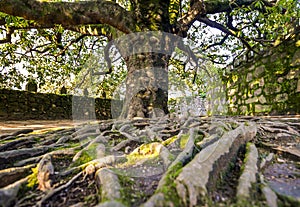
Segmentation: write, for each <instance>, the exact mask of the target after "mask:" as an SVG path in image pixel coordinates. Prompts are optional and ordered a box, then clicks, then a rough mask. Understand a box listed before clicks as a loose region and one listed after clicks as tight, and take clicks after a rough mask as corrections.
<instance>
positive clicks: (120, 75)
mask: <svg viewBox="0 0 300 207" xmlns="http://www.w3.org/2000/svg"><path fill="white" fill-rule="evenodd" d="M47 2H54V1H47ZM55 2H57V4H60V3H61V4H64V2H69V1H63V2H62V1H61V0H57V1H55ZM167 2H169V8H168V15H169V17H168V18H169V22H170V24H171V28H172V27H174V28H175V27H177V26H178V25H179V26H178V28H181V26H180V25H182V19H183V18H184V16H185V15H186V14H187V13H188V11H190V10H191V9H192V8H194V7H193V5H194V3H195V2H196V1H179V0H171V1H167ZM206 2H208V3H209V2H210V1H205V3H206ZM230 2H231V7H232V8H233V9H231V10H227V11H225V12H216V13H213V12H211V13H209V14H206V15H202V16H201V15H200V16H197V18H195V20H193V21H192V24H191V26H190V27H189V28H188V29H189V30H188V33H187V38H188V39H190V40H191V41H193V42H194V43H195V44H196V45H195V48H197V49H198V52H199V51H200V52H201V54H203V56H204V57H205V58H206V60H207V61H209V60H210V61H213V62H214V63H219V64H225V63H229V62H230V61H234V60H235V59H236V58H239V57H240V56H242V55H244V54H246V55H247V57H251V56H253V55H254V54H261V52H262V51H263V50H264V48H266V47H267V46H269V45H277V44H278V43H280V41H282V40H283V39H285V38H289V37H291V36H292V35H293V33H294V32H295V28H297V27H299V18H300V10H299V8H300V6H299V1H296V0H279V1H277V3H276V4H275V6H269V5H268V1H263V0H257V1H253V3H252V4H251V5H247V4H245V5H242V6H237V3H235V1H230ZM116 3H118V4H119V5H120V6H121V7H122V8H124V9H126V10H127V11H134V12H137V11H139V12H145V14H146V13H147V11H144V10H143V11H140V10H138V6H140V7H141V8H147V7H145V5H146V4H147V5H149V8H150V6H151V5H156V4H158V2H156V1H145V3H142V2H140V1H122V0H121V1H116ZM138 4H141V5H142V4H145V5H144V6H143V5H142V6H141V5H138ZM195 4H196V3H195ZM147 5H146V6H147ZM160 6H163V5H160ZM155 8H156V7H155ZM154 12H156V11H155V10H154V11H153V12H152V13H149V12H148V13H149V15H150V16H149V18H150V17H151V15H154V14H153V13H154ZM148 13H147V15H148ZM136 18H139V17H138V16H137V17H136ZM141 21H142V20H141ZM143 21H146V20H145V19H144V20H143ZM153 21H154V22H153V24H157V23H155V21H156V20H153ZM139 24H140V25H138V26H137V27H139V29H143V28H144V27H145V26H146V25H143V22H140V23H139ZM145 24H146V23H145ZM152 27H153V28H154V29H159V28H158V27H157V25H156V26H153V25H152V26H149V28H152ZM139 29H137V31H138V30H139ZM0 30H1V31H0V37H1V39H0V43H1V45H0V49H1V52H0V87H1V88H4V87H5V88H22V87H23V85H24V83H25V82H26V81H28V78H30V77H33V78H35V79H36V82H37V83H38V85H39V91H42V92H58V91H59V89H60V88H61V87H62V86H66V87H67V88H68V89H73V88H74V87H75V86H76V84H78V82H80V81H79V80H78V79H80V77H82V76H80V75H79V76H78V74H79V73H80V71H84V70H83V69H85V67H87V64H88V63H89V62H88V61H89V60H90V59H91V57H92V56H93V55H94V54H97V53H98V51H101V50H103V48H104V46H105V45H106V42H107V41H110V40H111V39H113V38H116V37H118V36H120V35H122V34H123V33H122V32H120V31H118V30H117V29H116V28H114V27H112V26H111V25H109V24H99V25H94V24H91V25H78V27H76V28H75V29H74V27H71V26H70V27H68V26H63V25H60V24H54V26H46V25H40V24H39V23H37V22H35V21H34V20H25V19H24V18H22V17H17V16H11V15H8V14H5V13H0ZM170 31H172V29H171V30H170ZM184 32H185V31H182V34H184ZM183 36H184V35H183ZM101 61H103V62H105V61H104V60H101ZM205 64H206V63H205ZM170 65H172V67H170V68H171V72H172V73H173V76H172V77H171V79H170V81H171V82H172V81H173V82H172V83H173V84H175V82H174V80H178V79H180V80H182V81H183V82H184V85H185V86H188V88H190V89H191V90H192V91H193V92H195V91H197V94H202V95H204V94H203V91H205V81H206V80H204V79H201V78H196V79H195V83H196V86H197V87H195V86H194V85H193V79H194V77H195V70H194V71H193V70H185V68H183V65H182V64H181V63H180V61H178V60H175V59H172V60H171V61H170ZM214 67H215V66H212V65H208V66H206V68H207V69H208V70H211V69H213V68H214ZM81 73H82V74H83V72H81ZM125 75H126V67H125V64H124V61H123V62H122V63H120V62H119V63H117V65H115V66H114V68H113V72H112V73H111V74H108V75H105V76H103V77H101V85H100V86H99V85H97V86H95V89H94V91H95V94H97V95H99V94H103V93H104V92H105V93H106V96H107V97H112V94H113V91H114V90H115V89H116V88H117V86H119V85H120V83H121V82H122V81H123V80H124V77H125ZM76 76H77V79H76V78H75V77H76ZM198 77H199V76H198ZM68 91H70V90H68Z"/></svg>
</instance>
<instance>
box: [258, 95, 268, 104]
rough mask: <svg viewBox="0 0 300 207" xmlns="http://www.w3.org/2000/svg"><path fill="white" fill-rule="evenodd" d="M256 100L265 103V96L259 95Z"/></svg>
mask: <svg viewBox="0 0 300 207" xmlns="http://www.w3.org/2000/svg"><path fill="white" fill-rule="evenodd" d="M258 101H259V103H261V104H264V103H267V100H266V98H265V97H264V96H263V95H261V96H260V97H259V98H258Z"/></svg>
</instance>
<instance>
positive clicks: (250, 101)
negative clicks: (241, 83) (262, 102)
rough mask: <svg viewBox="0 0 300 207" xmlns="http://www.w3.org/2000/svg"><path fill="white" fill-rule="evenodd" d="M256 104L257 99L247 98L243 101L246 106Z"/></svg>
mask: <svg viewBox="0 0 300 207" xmlns="http://www.w3.org/2000/svg"><path fill="white" fill-rule="evenodd" d="M257 102H258V98H257V97H253V98H249V99H247V100H246V101H245V103H246V104H251V103H257Z"/></svg>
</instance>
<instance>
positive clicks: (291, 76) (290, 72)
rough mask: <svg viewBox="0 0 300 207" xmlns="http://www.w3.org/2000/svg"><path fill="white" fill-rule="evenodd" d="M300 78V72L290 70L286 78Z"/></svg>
mask: <svg viewBox="0 0 300 207" xmlns="http://www.w3.org/2000/svg"><path fill="white" fill-rule="evenodd" d="M298 76H299V70H290V71H289V73H288V74H287V75H286V78H287V79H289V80H291V79H294V78H296V77H298Z"/></svg>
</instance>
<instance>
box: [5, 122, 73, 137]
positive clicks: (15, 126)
mask: <svg viewBox="0 0 300 207" xmlns="http://www.w3.org/2000/svg"><path fill="white" fill-rule="evenodd" d="M74 125H75V123H74V122H73V120H26V121H0V134H10V133H13V132H16V131H19V130H23V129H33V130H42V129H43V130H44V129H51V128H68V127H72V126H74Z"/></svg>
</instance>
